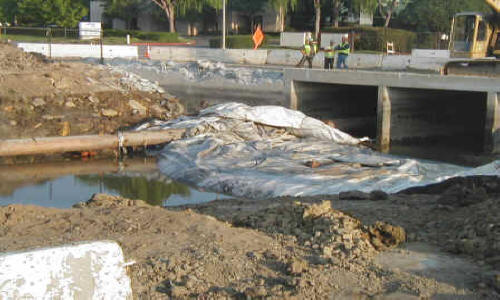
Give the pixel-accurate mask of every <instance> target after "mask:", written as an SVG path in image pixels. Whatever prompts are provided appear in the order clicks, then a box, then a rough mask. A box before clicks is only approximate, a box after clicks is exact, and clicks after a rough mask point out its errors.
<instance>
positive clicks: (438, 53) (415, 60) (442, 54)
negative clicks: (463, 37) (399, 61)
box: [409, 49, 450, 72]
mask: <svg viewBox="0 0 500 300" xmlns="http://www.w3.org/2000/svg"><path fill="white" fill-rule="evenodd" d="M449 60H450V51H448V50H435V49H413V50H412V52H411V60H410V65H409V68H411V69H416V70H428V71H434V72H439V71H441V69H442V68H443V67H444V65H445V64H446V63H447V62H448V61H449Z"/></svg>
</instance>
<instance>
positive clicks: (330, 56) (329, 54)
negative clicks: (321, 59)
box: [324, 41, 335, 70]
mask: <svg viewBox="0 0 500 300" xmlns="http://www.w3.org/2000/svg"><path fill="white" fill-rule="evenodd" d="M333 48H334V47H333V41H330V46H326V48H325V50H324V52H325V70H331V69H333V62H334V60H335V50H333Z"/></svg>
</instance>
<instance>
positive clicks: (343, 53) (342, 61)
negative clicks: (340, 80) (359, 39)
mask: <svg viewBox="0 0 500 300" xmlns="http://www.w3.org/2000/svg"><path fill="white" fill-rule="evenodd" d="M334 50H335V51H337V53H338V57H337V69H342V68H344V69H348V66H347V64H346V60H347V57H349V54H350V53H351V45H349V35H348V34H344V35H343V36H342V43H340V45H338V46H337V47H335V49H334Z"/></svg>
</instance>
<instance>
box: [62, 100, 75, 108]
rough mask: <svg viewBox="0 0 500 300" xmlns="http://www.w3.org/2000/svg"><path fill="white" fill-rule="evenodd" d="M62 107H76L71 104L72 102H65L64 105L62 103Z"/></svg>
mask: <svg viewBox="0 0 500 300" xmlns="http://www.w3.org/2000/svg"><path fill="white" fill-rule="evenodd" d="M64 106H66V107H69V108H73V107H76V104H75V103H73V101H71V100H69V101H66V103H64Z"/></svg>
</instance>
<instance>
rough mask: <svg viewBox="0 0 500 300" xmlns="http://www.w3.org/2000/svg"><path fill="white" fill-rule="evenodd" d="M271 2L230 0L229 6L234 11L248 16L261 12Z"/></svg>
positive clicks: (266, 0) (265, 0) (263, 0)
mask: <svg viewBox="0 0 500 300" xmlns="http://www.w3.org/2000/svg"><path fill="white" fill-rule="evenodd" d="M268 1H269V0H251V1H249V0H230V1H229V6H230V7H231V9H232V10H234V11H237V12H240V13H242V14H244V15H247V16H252V15H254V14H256V13H258V12H261V11H262V10H263V9H264V8H265V6H266V4H267V2H268Z"/></svg>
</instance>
